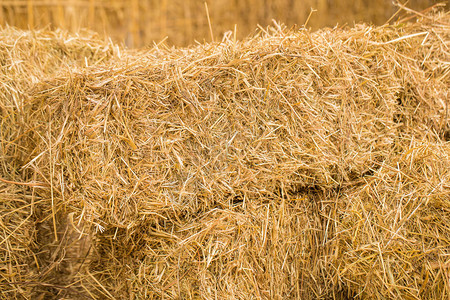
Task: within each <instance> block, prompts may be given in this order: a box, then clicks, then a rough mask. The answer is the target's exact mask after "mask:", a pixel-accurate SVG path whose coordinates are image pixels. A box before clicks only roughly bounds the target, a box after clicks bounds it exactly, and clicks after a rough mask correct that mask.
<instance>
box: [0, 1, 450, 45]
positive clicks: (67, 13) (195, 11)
mask: <svg viewBox="0 0 450 300" xmlns="http://www.w3.org/2000/svg"><path fill="white" fill-rule="evenodd" d="M393 1H395V0H208V1H206V3H207V7H208V11H209V17H210V20H211V24H212V30H213V34H214V37H215V40H220V39H221V38H222V36H223V34H224V33H225V32H226V31H229V30H234V28H235V25H236V28H237V37H238V38H243V37H245V36H248V35H249V34H251V33H253V32H254V31H255V29H256V27H257V25H258V24H259V25H261V26H263V27H266V26H267V25H269V24H272V19H274V20H277V21H279V22H282V23H284V24H286V25H287V26H288V27H291V26H293V25H300V26H301V25H303V24H304V23H305V21H306V20H307V19H308V16H309V14H310V12H311V9H315V10H317V11H316V12H314V13H313V14H312V16H311V18H310V19H309V21H308V24H307V27H311V28H312V29H318V28H321V27H325V26H335V25H336V24H339V25H345V24H348V25H353V23H355V22H361V21H364V22H368V23H373V24H376V25H381V24H383V23H385V22H386V21H387V20H388V19H389V18H390V17H391V16H392V15H393V14H394V13H395V12H396V11H397V9H398V7H396V6H395V5H394V4H393ZM401 2H402V3H404V2H406V0H401ZM436 3H446V4H447V7H446V9H448V0H440V1H439V0H409V1H408V2H407V4H406V5H407V6H408V7H410V8H412V9H414V10H418V11H420V10H423V9H426V8H428V7H430V6H432V5H434V4H436ZM5 24H9V25H12V26H16V27H19V28H24V29H28V28H30V29H36V28H43V27H46V26H49V28H51V29H53V28H56V27H60V28H64V29H68V30H69V31H73V32H74V31H78V30H79V29H81V28H89V29H91V30H94V31H96V32H98V33H100V35H102V36H105V35H107V36H110V37H111V38H112V39H113V40H114V41H115V42H119V43H124V44H125V45H127V46H128V47H146V46H151V45H153V42H156V43H157V42H159V41H161V40H163V39H165V38H166V37H167V40H166V42H167V43H168V44H169V45H176V46H186V45H189V44H193V43H195V41H199V42H203V41H210V40H211V34H210V29H209V25H208V17H207V13H206V7H205V1H204V0H0V25H5Z"/></svg>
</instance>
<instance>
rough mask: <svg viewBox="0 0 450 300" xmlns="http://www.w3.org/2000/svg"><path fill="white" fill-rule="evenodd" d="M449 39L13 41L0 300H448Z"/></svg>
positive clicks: (10, 35)
mask: <svg viewBox="0 0 450 300" xmlns="http://www.w3.org/2000/svg"><path fill="white" fill-rule="evenodd" d="M449 22H450V19H449V15H448V13H443V12H437V11H435V12H433V13H429V14H427V15H423V16H421V17H419V18H418V19H417V20H414V22H411V23H404V22H402V21H400V22H398V23H396V24H394V25H385V26H381V27H373V26H368V25H357V26H355V27H353V28H348V29H337V28H336V29H333V30H331V29H327V30H320V31H317V32H310V31H308V30H306V29H300V30H295V31H291V30H287V29H286V28H284V27H283V26H282V25H279V24H277V23H275V24H274V25H273V26H272V27H269V28H267V29H261V30H260V31H259V32H258V34H257V35H255V36H254V37H252V38H249V39H246V40H243V41H236V40H234V38H233V37H232V36H231V35H225V36H224V37H223V40H222V42H221V43H210V44H201V45H198V46H196V47H189V48H167V47H165V46H164V45H158V46H155V47H154V48H152V49H150V50H146V51H136V50H123V49H120V48H119V47H116V46H115V45H114V44H111V43H106V42H101V41H99V40H96V39H94V38H92V37H90V36H73V35H66V34H65V33H63V32H46V31H41V32H29V31H18V30H14V29H12V28H5V29H3V30H2V33H1V34H2V36H3V37H4V38H3V40H2V43H3V46H2V48H1V49H2V50H1V51H2V52H1V54H0V55H1V56H0V57H1V59H2V60H3V64H2V65H3V67H2V73H1V74H2V81H1V82H2V86H3V87H2V90H1V91H2V96H1V98H0V100H1V104H0V105H1V106H0V108H1V115H2V124H1V126H2V127H1V130H2V137H1V138H2V146H1V151H2V160H1V169H0V177H1V178H2V179H3V181H4V182H3V183H2V184H3V185H2V186H3V192H2V193H3V194H2V195H5V196H4V197H3V198H2V205H4V206H5V210H4V212H2V222H3V223H2V224H4V225H2V230H3V232H4V235H3V238H2V240H4V241H7V242H8V244H6V242H3V245H2V252H1V253H2V254H1V255H2V256H3V257H5V259H4V261H5V262H2V263H3V264H4V266H5V267H2V272H3V273H2V277H1V280H2V282H1V284H2V285H1V287H2V293H3V295H14V296H16V297H17V298H20V297H21V296H23V297H32V296H42V297H44V296H48V295H51V294H53V295H54V294H56V293H57V294H58V295H59V296H60V297H69V298H70V297H86V298H98V297H100V298H111V299H112V298H131V299H143V298H149V299H159V298H169V299H172V298H203V299H214V298H218V299H286V298H301V299H317V298H323V299H330V298H341V299H346V298H348V297H360V298H379V299H385V298H386V297H387V298H390V299H445V298H446V297H449V295H450V285H449V278H450V277H449V276H450V274H449V253H450V247H449V239H450V231H449V228H450V221H449V220H450V168H449V166H450V158H449V154H450V144H449V130H450V121H449V118H448V102H449V101H448V99H449V95H448V90H449V89H448V87H449V84H450V82H449V81H450V80H449V49H448V47H449V40H450V37H449V33H450V28H449V27H450V26H449V25H450V24H449ZM30 53H31V55H30ZM25 57H31V58H32V59H31V60H28V59H26V58H25ZM37 210H39V211H40V215H39V214H37V213H36V211H37ZM5 214H7V215H9V216H10V217H11V218H13V219H14V221H13V222H12V223H6V221H5V218H6V216H5ZM22 223H23V224H22ZM15 228H19V229H18V230H16V231H14V229H15ZM39 230H40V234H37V233H39ZM8 235H10V236H11V237H8ZM12 237H14V239H13V238H12ZM25 237H27V238H26V239H25ZM30 242H31V243H34V244H36V246H35V247H31V246H27V245H28V244H27V243H30ZM6 245H11V246H10V248H6ZM11 247H12V248H11ZM36 247H37V248H39V247H40V248H39V249H41V250H40V252H36V250H35V249H36ZM20 249H24V250H23V251H22V250H20ZM16 252H17V253H16ZM43 252H44V253H46V255H43V254H42V253H43ZM35 253H40V254H39V256H36V259H35V258H34V257H33V254H35ZM11 257H13V258H14V262H12V261H11ZM8 259H9V260H10V261H11V262H8ZM33 259H35V260H37V262H38V263H39V268H38V267H37V264H38V263H35V264H32V263H27V262H30V261H32V260H33ZM12 268H13V269H12ZM27 268H31V269H34V270H35V275H33V274H32V273H28V272H27ZM45 268H47V269H51V271H48V272H43V271H42V269H45ZM60 274H64V276H61V275H60ZM27 282H28V284H27ZM29 282H33V283H34V285H31V284H30V283H29ZM13 284H14V285H15V286H18V287H20V289H15V290H13V289H12V288H11V287H12V286H13Z"/></svg>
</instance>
